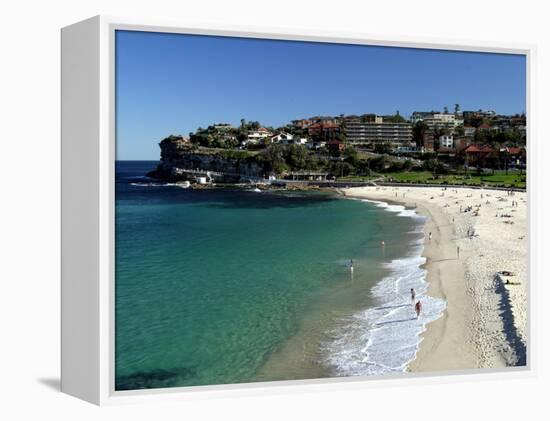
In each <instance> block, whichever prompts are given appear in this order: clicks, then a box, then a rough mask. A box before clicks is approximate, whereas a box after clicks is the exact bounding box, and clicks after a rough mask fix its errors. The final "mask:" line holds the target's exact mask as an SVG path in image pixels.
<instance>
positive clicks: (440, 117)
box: [411, 111, 464, 130]
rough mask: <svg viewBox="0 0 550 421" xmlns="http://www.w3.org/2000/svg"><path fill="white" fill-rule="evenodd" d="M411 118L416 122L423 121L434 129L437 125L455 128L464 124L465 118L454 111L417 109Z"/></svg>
mask: <svg viewBox="0 0 550 421" xmlns="http://www.w3.org/2000/svg"><path fill="white" fill-rule="evenodd" d="M411 120H412V121H413V122H414V123H416V122H417V121H423V122H424V123H426V125H427V126H428V128H429V129H430V130H433V129H434V128H436V127H439V128H446V129H450V130H453V129H454V128H455V127H457V126H460V125H462V124H464V120H463V119H461V118H458V117H457V116H456V115H455V114H453V113H438V112H422V111H415V112H414V113H413V114H412V118H411Z"/></svg>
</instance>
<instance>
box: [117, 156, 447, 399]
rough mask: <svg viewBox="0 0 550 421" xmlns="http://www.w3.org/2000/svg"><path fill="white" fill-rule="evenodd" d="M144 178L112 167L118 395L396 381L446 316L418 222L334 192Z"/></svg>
mask: <svg viewBox="0 0 550 421" xmlns="http://www.w3.org/2000/svg"><path fill="white" fill-rule="evenodd" d="M156 165H157V162H153V161H117V163H116V212H115V214H116V216H115V218H116V220H115V372H116V373H115V388H116V390H131V389H143V388H160V387H177V386H197V385H213V384H230V383H245V382H255V381H271V380H295V379H309V378H326V377H336V376H338V377H340V376H353V375H376V374H386V373H394V372H403V371H405V370H406V368H407V364H408V363H409V362H410V361H411V360H412V359H414V356H415V353H416V351H417V349H418V344H419V342H420V334H421V333H422V332H423V330H424V329H425V325H426V323H427V322H429V321H431V320H434V319H435V318H437V317H439V316H440V315H441V313H442V311H443V309H444V308H445V302H444V301H442V300H439V299H435V298H431V297H428V296H426V295H425V293H426V290H427V285H426V282H425V270H424V269H423V268H422V264H423V263H424V258H423V257H421V252H422V240H423V230H422V228H423V223H424V220H423V218H422V217H420V216H418V215H416V213H415V212H414V211H413V210H407V209H404V208H403V207H401V206H394V205H386V204H383V203H379V202H369V201H363V200H352V199H344V198H342V197H340V196H337V195H336V194H332V193H321V192H288V191H279V192H275V191H262V192H260V193H258V192H255V191H253V190H252V189H250V190H243V189H208V190H194V189H183V188H181V187H178V186H175V185H169V184H164V183H155V182H152V180H149V179H147V178H146V177H144V175H145V174H146V173H147V172H148V171H150V170H151V169H153V168H154V167H155V166H156ZM382 240H383V241H384V242H385V245H384V246H381V241H382ZM350 260H353V271H352V270H351V269H350V267H349V263H350ZM410 288H415V290H416V292H417V296H418V297H419V298H420V300H421V301H422V303H423V312H422V315H421V317H420V318H419V319H416V317H415V314H414V311H413V306H412V302H411V299H410Z"/></svg>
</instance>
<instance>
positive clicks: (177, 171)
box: [147, 136, 264, 182]
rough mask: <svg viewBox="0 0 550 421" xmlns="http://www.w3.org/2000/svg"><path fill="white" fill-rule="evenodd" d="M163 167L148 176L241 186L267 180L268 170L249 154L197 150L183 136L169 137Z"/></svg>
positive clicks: (164, 144) (163, 147)
mask: <svg viewBox="0 0 550 421" xmlns="http://www.w3.org/2000/svg"><path fill="white" fill-rule="evenodd" d="M159 146H160V148H161V163H160V164H159V166H158V167H157V169H156V170H154V171H151V172H150V173H149V174H147V176H149V177H152V178H156V179H160V180H164V181H168V182H177V181H182V180H189V179H192V178H193V177H197V176H198V175H200V174H201V173H206V172H208V173H210V174H208V175H207V174H203V175H205V176H208V177H209V178H212V179H215V180H216V181H220V182H238V181H239V180H240V179H241V178H246V177H263V175H264V168H263V167H262V165H260V163H259V162H258V160H257V159H255V158H254V156H253V155H251V154H250V153H248V152H246V151H216V152H215V153H214V152H212V151H205V150H198V149H194V148H193V147H192V145H191V144H190V143H189V142H188V141H186V140H185V138H183V137H181V136H169V137H167V138H165V139H163V140H162V141H161V142H160V144H159Z"/></svg>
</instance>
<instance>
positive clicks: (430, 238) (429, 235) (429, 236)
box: [428, 231, 432, 241]
mask: <svg viewBox="0 0 550 421" xmlns="http://www.w3.org/2000/svg"><path fill="white" fill-rule="evenodd" d="M428 238H429V240H430V241H432V232H431V231H430V234H428Z"/></svg>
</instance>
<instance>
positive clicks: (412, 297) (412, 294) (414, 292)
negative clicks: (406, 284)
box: [411, 288, 416, 304]
mask: <svg viewBox="0 0 550 421" xmlns="http://www.w3.org/2000/svg"><path fill="white" fill-rule="evenodd" d="M415 299H416V291H415V290H414V288H411V301H412V302H413V304H414V300H415Z"/></svg>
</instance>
